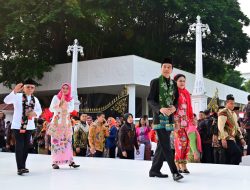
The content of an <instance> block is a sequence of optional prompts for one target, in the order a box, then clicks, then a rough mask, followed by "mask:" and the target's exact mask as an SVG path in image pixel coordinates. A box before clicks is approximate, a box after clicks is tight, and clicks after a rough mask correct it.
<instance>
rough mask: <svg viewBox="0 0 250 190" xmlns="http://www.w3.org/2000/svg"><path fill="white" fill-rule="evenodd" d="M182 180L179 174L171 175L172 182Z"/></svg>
mask: <svg viewBox="0 0 250 190" xmlns="http://www.w3.org/2000/svg"><path fill="white" fill-rule="evenodd" d="M182 178H183V176H182V175H181V174H180V173H174V174H173V179H174V181H179V180H180V179H182Z"/></svg>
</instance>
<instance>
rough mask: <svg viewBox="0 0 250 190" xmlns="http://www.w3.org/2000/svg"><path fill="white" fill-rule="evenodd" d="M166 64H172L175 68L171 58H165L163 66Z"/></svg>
mask: <svg viewBox="0 0 250 190" xmlns="http://www.w3.org/2000/svg"><path fill="white" fill-rule="evenodd" d="M164 63H167V64H171V65H172V66H173V60H172V58H169V57H166V58H164V59H163V61H162V63H161V65H163V64H164Z"/></svg>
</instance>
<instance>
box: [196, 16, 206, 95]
mask: <svg viewBox="0 0 250 190" xmlns="http://www.w3.org/2000/svg"><path fill="white" fill-rule="evenodd" d="M201 27H202V23H201V21H200V16H197V23H196V31H195V35H196V47H195V57H196V59H195V83H194V89H193V95H203V94H204V93H205V86H204V79H203V60H202V32H201Z"/></svg>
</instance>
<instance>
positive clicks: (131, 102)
mask: <svg viewBox="0 0 250 190" xmlns="http://www.w3.org/2000/svg"><path fill="white" fill-rule="evenodd" d="M135 90H136V87H135V85H134V84H130V85H128V95H129V101H128V112H129V113H132V114H133V116H134V118H135V98H136V95H135Z"/></svg>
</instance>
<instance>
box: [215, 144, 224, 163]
mask: <svg viewBox="0 0 250 190" xmlns="http://www.w3.org/2000/svg"><path fill="white" fill-rule="evenodd" d="M213 149H214V150H213V152H214V163H215V164H226V158H225V149H224V148H222V147H214V148H213Z"/></svg>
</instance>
